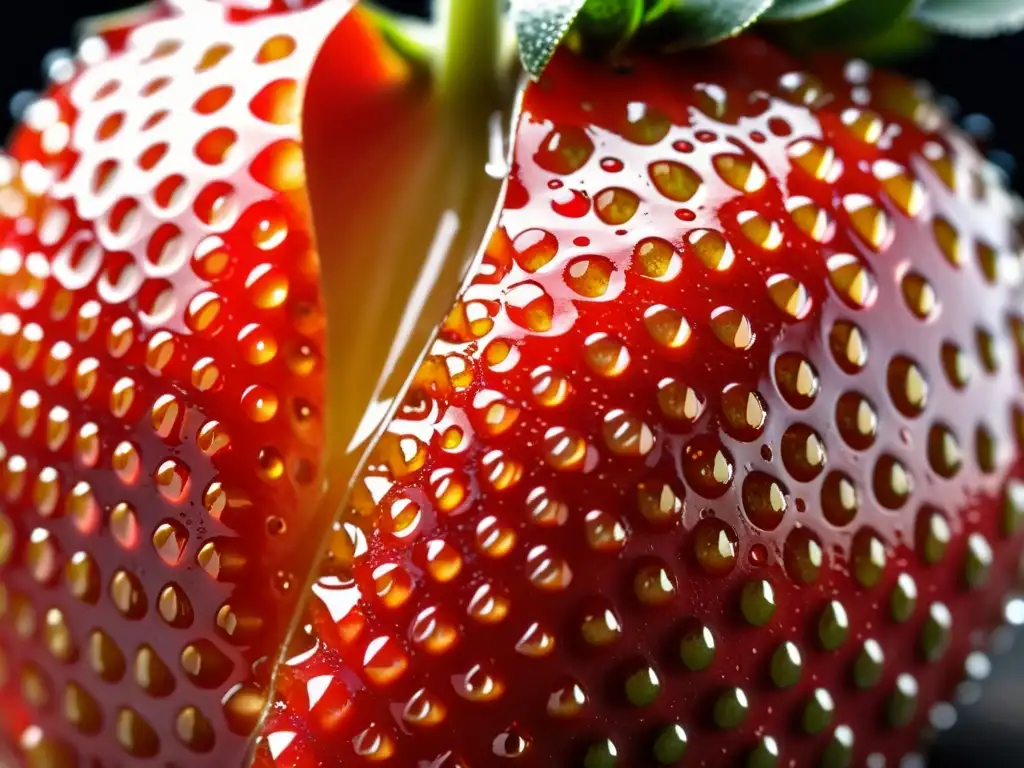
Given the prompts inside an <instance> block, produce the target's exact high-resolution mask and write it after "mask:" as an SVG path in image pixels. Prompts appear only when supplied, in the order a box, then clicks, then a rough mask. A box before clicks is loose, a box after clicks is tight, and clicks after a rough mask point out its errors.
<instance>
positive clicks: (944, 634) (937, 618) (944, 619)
mask: <svg viewBox="0 0 1024 768" xmlns="http://www.w3.org/2000/svg"><path fill="white" fill-rule="evenodd" d="M952 627H953V616H952V614H951V613H950V612H949V608H947V607H946V606H945V605H944V604H943V603H932V604H931V605H929V606H928V618H927V619H926V620H925V622H924V624H923V625H921V651H922V653H924V657H925V658H926V659H927V660H928V661H938V660H939V659H941V658H942V655H943V654H944V653H945V652H946V649H947V648H948V647H949V641H950V637H951V635H952V632H951V630H952Z"/></svg>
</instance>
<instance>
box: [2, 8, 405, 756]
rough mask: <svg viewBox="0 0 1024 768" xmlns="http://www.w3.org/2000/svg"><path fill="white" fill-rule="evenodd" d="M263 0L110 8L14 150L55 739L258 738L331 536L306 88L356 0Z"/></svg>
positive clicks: (22, 679) (27, 684)
mask: <svg viewBox="0 0 1024 768" xmlns="http://www.w3.org/2000/svg"><path fill="white" fill-rule="evenodd" d="M240 5H241V3H205V2H203V3H190V4H189V3H160V4H154V5H153V6H152V7H151V9H150V11H149V12H147V13H144V14H136V15H133V16H131V17H128V18H125V19H124V20H122V21H120V22H118V23H117V24H115V26H113V27H110V28H108V30H107V32H106V34H105V40H106V44H105V45H104V44H103V43H101V42H100V41H99V40H97V39H94V40H92V41H90V42H89V43H87V44H86V45H84V46H83V47H82V50H81V53H80V55H79V58H78V60H77V62H76V70H75V72H74V73H73V74H72V75H71V76H70V77H69V78H68V79H67V81H66V82H56V83H54V84H53V85H52V87H51V88H50V89H49V92H48V93H47V94H45V95H44V97H43V98H42V99H41V100H39V101H38V102H37V103H35V104H34V105H32V106H31V107H30V108H29V110H28V112H27V114H26V117H25V124H24V125H23V126H22V127H21V128H20V130H19V131H18V133H17V134H16V136H15V137H14V139H13V141H12V143H11V145H10V147H9V153H10V154H9V155H2V156H0V174H2V179H0V238H2V240H0V456H2V461H3V465H2V466H3V468H2V473H0V492H2V494H3V502H2V506H0V686H2V688H0V743H3V744H5V745H6V746H8V747H10V750H11V752H13V753H14V754H16V755H17V756H18V759H19V760H22V761H24V763H25V764H27V765H30V766H47V767H48V768H52V767H53V766H64V765H77V766H98V765H103V766H117V765H145V764H154V765H155V764H160V765H188V766H202V765H209V766H228V765H241V764H243V763H244V762H245V760H246V754H247V751H248V748H249V739H250V736H251V734H252V731H253V729H254V728H255V724H256V721H257V719H258V716H259V714H260V712H261V709H262V705H263V701H264V698H263V695H262V693H261V691H260V688H259V684H260V683H262V682H265V680H266V677H267V673H268V672H269V666H270V662H269V661H268V660H272V659H273V658H275V657H276V654H277V650H278V647H279V644H280V638H281V637H282V636H283V635H284V633H285V625H286V623H287V621H288V619H289V618H290V617H291V615H292V613H293V610H294V605H295V601H296V598H297V597H298V594H299V592H300V590H299V588H298V584H299V583H300V580H301V578H302V577H303V576H304V572H303V569H302V567H303V565H305V567H307V568H308V562H309V560H308V555H306V554H305V552H306V550H307V549H308V548H309V547H310V546H311V545H315V541H316V538H317V537H316V536H315V535H312V536H311V535H310V534H309V532H308V525H309V522H310V515H311V510H312V509H313V508H314V507H315V500H316V499H317V497H318V494H319V485H318V482H317V481H318V471H319V462H320V458H321V451H322V446H323V435H322V429H321V426H320V424H321V414H322V410H323V397H324V394H323V367H322V359H321V355H322V343H323V334H324V328H323V326H324V316H323V311H322V309H323V307H322V298H321V291H320V284H319V280H320V278H319V263H318V257H317V254H316V252H315V250H314V247H313V243H312V235H311V232H310V226H309V212H308V210H307V203H306V197H305V176H304V158H303V147H302V145H301V137H300V136H299V120H298V113H299V107H300V106H301V100H302V93H303V88H304V83H305V79H306V77H307V76H308V73H309V71H310V68H311V66H312V62H313V61H314V59H315V57H316V56H317V54H318V52H319V51H320V47H321V45H322V44H323V43H324V39H325V37H326V36H327V34H328V33H329V32H330V31H331V30H332V29H334V28H335V27H336V25H337V24H338V22H339V21H340V20H341V19H342V18H343V17H344V16H345V13H346V12H347V10H348V9H349V8H350V6H351V4H350V3H347V2H334V3H328V4H323V5H320V6H318V7H312V6H314V5H315V4H314V3H307V4H306V5H308V6H310V8H309V9H308V10H305V11H302V12H288V13H281V12H283V11H285V10H286V6H285V4H283V3H274V4H273V7H272V8H270V7H268V8H267V9H264V11H262V12H260V13H256V12H255V11H253V10H248V11H245V12H242V11H241V10H239V6H240ZM250 5H251V4H250ZM288 6H289V7H291V8H295V7H297V4H295V3H290V4H288ZM179 8H180V9H181V11H187V13H185V14H184V15H182V13H180V12H179ZM342 24H343V25H347V26H346V29H345V30H343V31H342V32H343V33H342V34H339V35H337V36H336V37H335V40H336V41H337V42H339V43H340V44H342V45H344V46H345V47H346V50H348V51H349V52H350V53H351V55H353V56H356V57H358V59H359V62H358V65H359V66H358V67H356V69H358V70H359V71H360V72H362V73H363V74H365V76H366V77H367V79H368V80H372V79H373V78H378V79H379V78H383V77H384V72H385V69H386V67H385V66H384V65H383V64H382V63H380V62H379V61H378V60H377V59H376V58H375V55H374V53H373V46H377V50H379V45H380V43H379V40H378V39H377V38H376V36H375V35H372V34H368V33H367V31H366V27H365V26H364V25H363V22H361V21H358V20H356V19H355V18H354V17H353V18H352V19H351V20H348V19H347V20H346V21H344V22H342ZM375 66H376V70H375Z"/></svg>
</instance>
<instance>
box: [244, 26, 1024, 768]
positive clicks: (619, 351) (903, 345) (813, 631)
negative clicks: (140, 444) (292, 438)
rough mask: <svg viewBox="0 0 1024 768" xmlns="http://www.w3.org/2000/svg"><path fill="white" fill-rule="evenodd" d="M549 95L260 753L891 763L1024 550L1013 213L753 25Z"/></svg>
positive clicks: (953, 157) (942, 138) (395, 760)
mask: <svg viewBox="0 0 1024 768" xmlns="http://www.w3.org/2000/svg"><path fill="white" fill-rule="evenodd" d="M522 110H523V111H522V116H521V117H520V119H519V121H518V123H517V125H516V127H515V131H514V139H513V145H514V149H513V158H514V166H513V172H512V174H511V176H510V178H509V181H508V186H507V190H506V194H505V197H504V199H503V201H502V203H501V213H500V217H499V220H498V227H497V231H496V232H495V234H494V236H493V238H492V239H491V240H490V243H489V245H488V247H487V249H486V252H485V254H484V255H483V258H482V260H481V261H480V262H479V263H478V264H477V265H476V267H475V268H474V269H473V270H472V272H471V274H470V275H469V277H468V278H467V280H466V282H465V285H464V289H463V292H462V294H461V297H460V299H459V301H458V303H457V304H456V305H455V306H454V307H453V309H452V311H451V312H450V314H449V315H448V317H447V319H446V321H445V322H444V323H443V324H442V325H441V327H440V328H439V331H438V338H437V340H436V341H435V343H434V344H433V346H432V348H431V350H430V353H429V354H428V356H427V357H426V358H425V360H424V363H423V365H422V367H421V369H420V373H419V376H418V377H417V378H416V379H415V381H414V383H413V385H412V386H411V388H410V389H409V391H408V393H407V395H406V397H405V400H404V401H403V404H402V406H401V408H400V409H399V411H398V413H397V414H396V416H395V418H394V420H393V421H392V422H391V424H390V425H389V427H388V430H387V433H386V435H385V436H384V437H383V438H382V440H381V441H380V442H379V444H378V446H377V447H376V450H375V452H374V454H373V456H372V457H371V459H370V460H369V462H368V468H367V471H366V473H365V474H364V475H363V476H362V478H361V480H360V482H359V484H358V485H357V488H356V492H355V494H354V496H353V498H352V501H351V504H350V506H349V507H348V509H346V510H345V511H344V512H343V513H342V515H341V516H340V517H339V519H338V521H337V522H336V524H335V529H334V533H333V535H332V538H331V541H330V543H329V546H328V551H327V553H326V555H325V557H324V559H323V560H322V562H321V564H320V570H319V573H318V577H317V581H316V583H315V584H314V585H313V586H312V588H311V594H310V595H309V602H308V604H307V605H306V607H305V614H304V618H303V619H302V620H301V622H300V627H301V629H300V630H299V631H298V632H297V634H296V635H295V636H294V637H293V638H292V646H291V648H290V650H289V653H290V654H291V658H289V659H287V660H286V661H285V664H284V665H283V666H282V668H281V670H280V672H279V675H278V678H277V701H276V704H275V707H274V709H273V710H272V712H271V714H270V716H269V718H268V720H267V721H266V724H265V726H264V729H263V735H262V737H261V741H260V743H259V749H258V752H257V762H256V764H257V765H259V766H316V765H350V764H351V765H364V764H365V765H375V764H378V763H379V764H383V765H400V766H479V765H499V764H504V762H505V760H504V759H503V758H509V759H513V758H514V759H518V760H519V764H528V765H545V766H549V765H559V766H562V765H564V766H586V767H587V768H599V767H600V768H605V767H607V766H613V765H615V766H623V765H624V766H640V765H674V764H677V762H678V763H683V762H685V764H688V765H734V764H748V765H754V766H762V765H774V764H779V765H783V764H785V765H800V766H803V765H808V766H809V765H817V764H819V763H820V764H823V765H828V766H832V765H860V764H863V763H864V762H865V761H866V760H867V758H868V756H869V755H871V754H876V755H881V756H883V757H884V758H887V759H889V760H898V758H900V757H901V756H903V755H904V754H906V753H908V752H910V751H912V750H913V749H914V748H915V747H916V746H917V743H918V734H919V733H920V731H921V728H922V725H923V724H924V723H926V722H927V717H928V712H929V707H930V706H931V705H932V704H934V703H936V702H941V701H945V700H947V699H949V698H950V697H951V695H952V691H953V687H954V686H955V685H956V683H957V682H958V681H959V680H960V678H961V676H962V674H963V670H964V663H965V659H966V658H967V657H968V655H969V654H971V653H972V652H975V651H977V650H978V649H979V648H980V647H983V644H984V640H985V634H984V631H985V629H987V628H989V627H992V626H994V625H995V624H997V623H998V622H999V621H1000V618H1001V615H1002V614H1001V608H1002V595H1003V594H1004V593H1005V591H1006V590H1007V589H1008V588H1009V586H1010V585H1011V583H1012V582H1013V579H1014V576H1015V571H1016V564H1017V560H1018V556H1019V553H1020V550H1021V544H1022V539H1021V536H1020V533H1019V523H1020V515H1021V514H1022V512H1024V507H1022V506H1021V505H1022V503H1024V485H1022V480H1021V477H1022V470H1024V465H1022V463H1021V453H1020V451H1021V444H1020V440H1021V439H1022V438H1024V433H1022V431H1021V429H1022V426H1024V420H1022V418H1024V411H1022V410H1021V408H1022V407H1024V400H1022V392H1021V381H1020V375H1021V368H1020V364H1021V360H1020V354H1021V350H1022V348H1021V341H1022V339H1021V337H1020V336H1019V329H1020V328H1021V325H1020V323H1021V317H1020V315H1019V306H1020V300H1021V287H1020V280H1021V273H1020V269H1021V253H1020V248H1021V241H1020V236H1019V233H1018V231H1017V222H1018V216H1017V214H1016V212H1015V203H1014V201H1013V200H1012V199H1011V197H1010V195H1009V194H1008V193H1007V192H1006V190H1005V189H1003V188H1002V187H1001V186H1000V185H999V184H998V183H997V182H995V181H993V179H992V178H990V176H989V175H987V172H986V168H985V166H984V163H983V161H982V159H981V158H980V156H979V155H978V153H977V152H976V151H975V150H974V149H973V148H972V147H971V145H970V144H969V143H968V142H967V141H966V140H965V138H964V137H963V136H962V135H961V134H960V133H959V132H958V131H957V130H956V129H955V128H953V127H951V126H950V125H949V124H948V123H947V122H946V121H945V119H944V118H943V117H942V115H941V114H940V113H939V112H938V110H937V109H936V107H935V106H934V105H933V104H932V103H931V102H930V101H929V100H928V99H927V97H926V96H925V95H924V94H922V93H921V92H920V90H919V89H918V88H915V87H914V86H913V85H912V84H910V83H909V82H907V81H905V80H903V79H901V78H899V77H897V76H894V75H890V74H886V73H884V72H873V71H872V70H870V69H869V68H868V67H867V66H866V65H864V64H863V63H858V62H851V63H849V64H845V65H844V64H841V63H836V62H815V63H814V64H813V65H812V66H810V67H809V66H808V65H807V64H805V63H801V62H799V61H797V60H794V59H792V58H790V57H788V56H787V55H785V54H782V53H780V52H779V51H778V50H776V49H774V48H773V47H771V46H769V45H768V44H766V43H764V42H762V41H761V40H758V39H756V38H749V39H738V40H735V41H732V42H729V43H726V44H722V45H720V46H718V47H716V48H715V49H713V50H711V51H708V52H702V53H700V54H695V55H691V56H689V57H683V58H676V59H671V60H664V59H656V58H648V57H637V58H635V59H634V60H633V62H632V66H631V68H630V69H629V70H628V71H611V70H610V69H608V68H602V67H600V66H597V65H594V64H592V63H589V62H581V61H579V60H576V59H574V58H573V57H571V56H569V55H564V54H563V55H560V56H556V58H555V60H554V61H553V62H552V64H551V66H550V67H549V68H548V69H547V70H546V72H545V73H544V75H543V77H542V78H541V80H540V81H539V82H538V83H536V84H533V85H530V86H528V87H527V90H526V92H525V94H524V96H523V107H522ZM684 755H685V761H684V759H683V758H684Z"/></svg>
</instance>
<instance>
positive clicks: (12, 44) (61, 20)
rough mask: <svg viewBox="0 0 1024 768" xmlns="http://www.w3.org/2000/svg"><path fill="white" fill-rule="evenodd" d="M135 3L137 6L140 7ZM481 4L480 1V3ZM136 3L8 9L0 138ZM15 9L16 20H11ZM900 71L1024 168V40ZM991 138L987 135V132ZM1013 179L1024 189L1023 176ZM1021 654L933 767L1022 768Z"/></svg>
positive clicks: (939, 751) (396, 3) (39, 1)
mask: <svg viewBox="0 0 1024 768" xmlns="http://www.w3.org/2000/svg"><path fill="white" fill-rule="evenodd" d="M137 1H138V0H136V2H137ZM481 1H483V0H481ZM134 4H136V3H135V2H125V0H17V2H12V1H11V0H8V2H6V3H4V6H5V7H4V10H3V13H4V15H5V18H4V23H3V24H2V25H0V27H2V30H3V32H2V33H3V42H2V43H0V134H2V135H6V134H7V132H8V130H9V128H10V125H11V119H10V116H9V114H8V110H7V107H6V105H7V104H8V102H9V100H10V99H11V97H12V96H13V95H14V94H15V93H17V92H18V91H22V90H38V89H39V88H41V87H42V84H43V79H42V74H41V68H40V64H41V62H42V61H43V58H44V57H45V55H46V54H47V53H48V52H49V51H51V50H53V49H55V48H64V47H70V46H71V45H72V43H73V39H72V29H73V26H74V23H75V21H76V20H78V19H80V18H82V17H84V16H88V15H90V14H96V13H102V12H105V11H109V10H114V9H118V8H124V7H127V6H130V5H134ZM385 4H386V5H390V6H392V7H395V8H399V7H401V8H404V9H406V10H411V11H414V12H422V11H423V9H424V8H425V6H426V4H427V3H426V0H390V2H386V3H385ZM11 6H17V8H18V10H17V14H16V15H15V16H13V17H12V16H11V15H8V14H9V9H10V7H11ZM900 68H901V69H902V70H903V71H905V72H907V73H909V74H913V75H915V76H918V77H923V78H926V79H927V80H929V81H930V82H931V83H932V84H933V85H934V86H935V88H936V90H937V91H938V92H939V93H940V94H944V95H946V96H948V97H949V98H951V99H952V100H954V101H955V102H956V103H957V104H958V105H959V110H960V114H961V116H963V117H966V118H967V123H968V125H973V126H980V127H982V128H983V129H984V127H985V125H986V121H984V120H979V119H978V117H977V116H978V115H984V116H987V117H988V118H991V121H992V124H994V125H995V126H996V129H995V131H994V133H993V134H992V135H991V136H988V137H986V143H987V145H988V146H989V148H991V149H994V150H997V151H998V152H999V153H1000V154H998V155H997V158H998V159H999V161H1000V163H1001V164H1003V165H1006V166H1007V167H1012V165H1013V163H1012V161H1009V162H1008V160H1007V158H1012V157H1017V158H1021V159H1022V161H1024V109H1022V108H1021V104H1020V98H1021V97H1020V93H1021V88H1020V85H1019V84H1018V83H1019V81H1018V77H1019V73H1020V72H1021V71H1022V69H1024V36H1022V35H1018V36H1016V37H1004V38H999V39H996V40H988V41H983V42H978V41H964V40H949V39H944V40H941V41H940V42H939V44H938V45H937V46H936V47H935V48H934V49H933V50H932V51H930V52H929V53H927V54H926V55H922V56H919V57H917V58H915V59H913V60H910V61H905V62H901V63H900ZM986 133H987V131H986ZM1011 178H1012V179H1013V181H1014V184H1015V186H1016V187H1017V188H1018V189H1022V188H1024V185H1022V184H1021V179H1020V175H1013V176H1011ZM1017 646H1018V651H1017V652H1016V653H1010V654H1006V655H1002V656H1001V657H998V658H996V660H995V665H994V669H993V674H992V677H991V678H990V679H989V680H988V681H987V682H986V683H985V684H984V688H985V696H984V697H983V698H982V700H981V701H980V702H979V703H976V704H973V705H971V706H964V707H961V708H960V712H959V718H958V722H957V724H956V726H955V727H954V728H953V729H952V730H950V731H948V732H946V733H945V734H943V735H942V736H941V737H940V739H939V742H938V743H937V745H936V746H935V748H934V749H933V750H932V754H931V756H930V760H929V764H930V765H931V766H933V768H953V767H954V766H956V767H957V768H965V767H968V768H969V767H971V766H986V767H987V766H1004V765H1024V647H1022V646H1024V638H1018V643H1017Z"/></svg>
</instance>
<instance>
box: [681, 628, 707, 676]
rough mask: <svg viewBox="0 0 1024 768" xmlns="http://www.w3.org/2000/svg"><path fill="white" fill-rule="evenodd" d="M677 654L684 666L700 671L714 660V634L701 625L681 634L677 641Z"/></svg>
mask: <svg viewBox="0 0 1024 768" xmlns="http://www.w3.org/2000/svg"><path fill="white" fill-rule="evenodd" d="M679 656H680V658H682V660H683V664H685V665H686V668H687V669H689V670H692V671H693V672H700V671H702V670H705V669H707V668H708V667H710V666H711V662H713V661H714V660H715V636H714V635H713V634H711V630H710V629H708V628H707V627H705V626H703V625H701V626H699V627H696V628H695V629H692V630H690V631H689V632H687V633H686V634H685V635H683V639H682V641H681V642H680V643H679Z"/></svg>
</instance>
